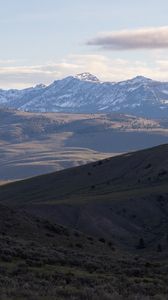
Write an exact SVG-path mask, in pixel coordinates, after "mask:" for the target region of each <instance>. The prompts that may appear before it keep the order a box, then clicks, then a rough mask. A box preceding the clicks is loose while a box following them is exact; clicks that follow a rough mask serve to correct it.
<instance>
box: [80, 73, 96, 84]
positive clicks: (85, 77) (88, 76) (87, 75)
mask: <svg viewBox="0 0 168 300" xmlns="http://www.w3.org/2000/svg"><path fill="white" fill-rule="evenodd" d="M75 78H77V79H79V80H82V81H92V82H99V79H98V78H97V77H96V76H95V75H92V74H91V73H88V72H84V73H80V74H77V75H76V76H75Z"/></svg>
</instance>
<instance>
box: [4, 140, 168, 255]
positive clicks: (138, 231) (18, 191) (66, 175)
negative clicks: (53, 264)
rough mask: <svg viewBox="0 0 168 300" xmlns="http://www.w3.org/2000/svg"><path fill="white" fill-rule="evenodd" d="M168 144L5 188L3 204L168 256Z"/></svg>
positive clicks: (130, 247) (117, 242)
mask: <svg viewBox="0 0 168 300" xmlns="http://www.w3.org/2000/svg"><path fill="white" fill-rule="evenodd" d="M167 153H168V145H162V146H159V147H155V148H152V149H147V150H143V151H139V152H134V153H128V154H125V155H121V156H118V157H114V158H111V159H105V160H103V161H98V162H96V163H91V164H88V165H84V166H81V167H77V168H72V169H68V170H64V171H60V172H57V173H52V174H49V175H44V176H39V177H36V178H32V179H29V180H25V181H20V182H17V183H13V184H9V185H6V186H2V187H1V188H0V199H1V202H2V203H4V204H6V205H11V206H14V207H17V208H20V209H23V208H24V209H26V210H28V211H29V212H31V213H33V214H34V215H38V216H42V217H44V218H49V219H50V220H53V221H54V222H58V223H60V224H64V225H66V226H70V227H72V228H76V229H78V230H81V231H83V232H85V233H87V234H90V235H93V236H97V237H105V238H107V239H112V240H113V241H114V242H115V244H116V245H118V246H120V247H122V248H123V247H124V248H127V249H132V250H135V249H136V246H137V244H138V241H139V239H140V238H143V239H144V241H145V246H146V250H150V251H153V250H154V251H155V250H156V249H157V246H158V244H162V247H163V249H165V251H167V247H168V245H167V231H168V156H167Z"/></svg>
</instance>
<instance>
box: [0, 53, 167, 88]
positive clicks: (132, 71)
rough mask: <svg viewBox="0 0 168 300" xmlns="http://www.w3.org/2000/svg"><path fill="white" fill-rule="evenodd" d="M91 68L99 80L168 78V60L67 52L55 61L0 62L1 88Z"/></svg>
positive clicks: (51, 79) (63, 75)
mask: <svg viewBox="0 0 168 300" xmlns="http://www.w3.org/2000/svg"><path fill="white" fill-rule="evenodd" d="M86 71H88V72H90V73H93V74H94V75H96V76H97V77H98V78H100V80H102V81H121V80H125V79H128V78H132V77H135V76H137V75H143V76H146V77H149V78H153V79H156V80H163V81H168V60H166V59H161V58H160V59H156V60H154V62H153V64H152V65H150V64H148V63H145V62H144V61H140V60H135V61H130V60H126V59H109V58H107V57H106V56H104V55H94V54H93V55H70V56H68V57H67V58H66V59H64V60H62V61H57V62H52V61H51V62H48V63H46V64H41V65H31V66H27V65H24V66H20V65H19V66H17V65H15V66H13V65H11V66H9V64H6V66H5V65H2V66H0V88H23V87H28V86H32V85H35V84H39V83H44V84H50V83H51V82H52V81H54V80H56V79H60V78H63V77H65V76H69V75H75V74H77V73H81V72H86Z"/></svg>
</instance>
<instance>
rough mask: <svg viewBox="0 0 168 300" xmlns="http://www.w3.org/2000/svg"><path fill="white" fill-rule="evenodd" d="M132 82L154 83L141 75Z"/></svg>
mask: <svg viewBox="0 0 168 300" xmlns="http://www.w3.org/2000/svg"><path fill="white" fill-rule="evenodd" d="M130 81H133V82H149V81H152V79H150V78H147V77H144V76H141V75H138V76H136V77H134V78H132V79H131V80H130Z"/></svg>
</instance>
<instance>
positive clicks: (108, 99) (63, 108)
mask: <svg viewBox="0 0 168 300" xmlns="http://www.w3.org/2000/svg"><path fill="white" fill-rule="evenodd" d="M0 106H1V107H8V108H16V109H19V110H23V111H35V112H74V113H96V112H105V113H108V112H120V113H129V114H134V115H138V116H145V117H167V116H168V83H166V82H159V81H154V80H152V79H149V78H145V77H143V76H137V77H135V78H133V79H130V80H126V81H122V82H118V83H114V82H101V81H99V79H98V78H97V77H96V76H94V75H92V74H90V73H87V72H86V73H82V74H78V75H76V76H68V77H66V78H64V79H62V80H56V81H54V82H53V83H52V84H51V85H49V86H44V85H37V86H36V87H34V88H29V89H24V90H8V91H4V90H0Z"/></svg>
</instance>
